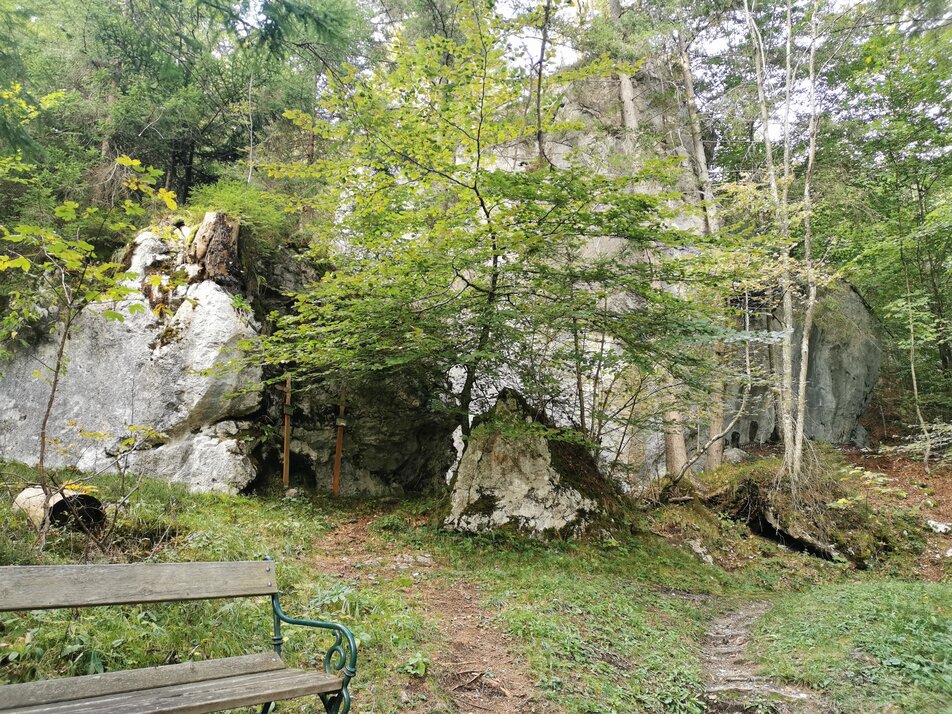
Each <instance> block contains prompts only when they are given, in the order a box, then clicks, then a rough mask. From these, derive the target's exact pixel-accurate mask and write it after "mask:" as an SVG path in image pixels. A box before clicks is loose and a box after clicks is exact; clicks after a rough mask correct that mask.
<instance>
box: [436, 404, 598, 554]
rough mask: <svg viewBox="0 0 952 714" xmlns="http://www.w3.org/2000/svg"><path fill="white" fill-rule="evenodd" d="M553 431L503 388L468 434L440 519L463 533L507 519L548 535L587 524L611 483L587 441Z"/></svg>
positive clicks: (519, 527) (508, 522)
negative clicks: (446, 508) (446, 507)
mask: <svg viewBox="0 0 952 714" xmlns="http://www.w3.org/2000/svg"><path fill="white" fill-rule="evenodd" d="M557 436H559V434H558V433H557V430H555V429H554V428H553V426H552V425H551V423H550V422H549V421H548V419H547V418H546V417H545V416H544V415H541V414H538V413H537V412H534V411H533V410H532V409H530V408H529V406H528V405H527V404H526V402H525V400H524V399H522V397H521V396H520V395H519V394H518V393H516V392H514V391H512V390H503V392H502V393H501V394H500V396H499V399H498V401H497V402H496V405H495V407H493V409H492V410H491V411H490V412H489V413H487V414H486V415H483V417H481V418H480V419H479V420H478V422H477V423H476V424H475V426H474V428H473V431H472V433H471V434H470V437H469V440H468V442H467V445H466V451H465V452H464V453H463V456H462V459H461V460H460V462H459V466H458V467H457V469H456V475H455V477H454V479H453V484H452V493H451V504H450V513H449V515H448V516H447V517H446V520H445V522H444V525H445V526H446V527H447V528H450V529H452V530H458V531H464V532H470V533H475V532H480V531H486V530H492V529H495V528H501V527H511V528H515V529H517V530H520V531H524V532H528V533H532V534H539V535H555V534H572V533H576V532H578V531H581V530H583V529H584V528H585V527H586V526H588V525H589V524H591V522H592V521H593V520H594V519H595V518H596V517H597V516H598V515H599V514H601V513H602V512H603V509H604V506H605V503H606V499H609V498H611V497H612V496H613V494H614V489H613V487H612V486H611V485H610V484H609V483H608V482H607V481H605V480H604V479H603V478H602V477H601V475H600V474H599V473H598V469H597V466H596V464H595V460H594V458H593V457H592V455H591V453H590V452H589V451H588V449H586V448H585V447H584V446H582V445H580V444H573V443H571V442H569V441H565V440H560V439H558V438H553V437H557ZM563 436H564V435H563Z"/></svg>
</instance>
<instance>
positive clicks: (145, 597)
mask: <svg viewBox="0 0 952 714" xmlns="http://www.w3.org/2000/svg"><path fill="white" fill-rule="evenodd" d="M262 595H267V596H270V598H271V605H272V611H273V619H274V636H273V637H272V640H271V645H272V647H273V650H274V651H273V652H266V653H263V654H252V655H246V656H243V657H229V658H225V659H214V660H203V661H195V662H185V663H182V664H172V665H166V666H162V667H150V668H147V669H135V670H126V671H121V672H107V673H105V674H95V675H88V676H81V677H68V678H65V679H51V680H45V681H39V682H28V683H25V684H8V685H5V686H0V713H2V714H9V713H10V712H17V713H18V714H40V713H41V712H42V713H43V714H60V713H64V714H65V712H70V714H86V713H87V712H88V713H89V714H92V713H93V712H96V713H97V714H120V713H121V714H159V713H160V712H162V713H167V712H177V713H179V714H200V713H201V712H217V711H222V710H224V709H233V708H236V707H249V706H257V705H259V704H260V705H263V706H262V708H261V711H262V713H264V712H266V711H268V710H269V708H270V707H271V703H272V702H275V701H278V700H282V699H292V698H295V697H303V696H309V695H317V696H319V697H320V698H321V701H322V702H323V704H324V708H325V710H326V711H327V712H328V714H347V712H348V711H349V710H350V690H349V688H348V685H349V683H350V680H351V678H353V676H354V674H355V673H356V666H357V645H356V643H355V642H354V636H353V635H352V634H351V633H350V630H348V629H347V628H346V627H344V626H343V625H339V624H336V623H333V622H320V621H316V620H299V619H295V618H292V617H288V616H287V615H285V613H284V611H283V610H282V609H281V604H280V602H279V600H278V587H277V580H276V578H275V564H274V562H273V561H271V560H264V561H246V562H237V563H140V564H135V565H38V566H33V565H27V566H5V567H0V611H12V610H42V609H52V608H66V607H93V606H98V605H130V604H140V603H154V602H179V601H185V600H210V599H215V598H239V597H253V596H262ZM284 623H287V624H291V625H305V626H308V627H319V628H323V629H326V630H329V631H330V633H333V638H334V642H333V644H331V646H330V648H329V649H328V650H327V653H326V654H325V656H324V672H308V671H302V670H295V669H288V668H287V667H286V666H285V664H284V662H283V661H282V659H281V646H282V643H283V642H284V637H283V635H282V634H281V626H282V624H284Z"/></svg>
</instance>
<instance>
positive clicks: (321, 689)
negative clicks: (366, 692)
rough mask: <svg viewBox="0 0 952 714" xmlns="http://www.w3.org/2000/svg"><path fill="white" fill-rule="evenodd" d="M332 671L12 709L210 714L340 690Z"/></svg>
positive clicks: (46, 713) (60, 713) (52, 713)
mask: <svg viewBox="0 0 952 714" xmlns="http://www.w3.org/2000/svg"><path fill="white" fill-rule="evenodd" d="M340 687H341V680H340V679H339V678H338V677H334V676H332V675H329V674H324V673H315V672H302V671H299V670H289V669H284V670H280V671H276V672H260V673H256V674H245V675H240V676H237V677H227V678H222V679H210V680H205V681H202V682H193V683H190V684H179V685H174V686H170V687H160V688H158V689H150V690H146V691H136V692H124V693H122V694H113V695H109V696H105V697H94V698H90V699H82V700H79V701H69V702H59V703H56V704H43V705H39V706H30V707H24V708H19V709H14V710H11V711H12V712H15V713H16V714H206V713H207V712H217V711H221V710H223V709H235V708H238V707H250V706H254V705H256V704H263V703H265V702H272V701H279V700H282V699H293V698H295V697H304V696H307V695H311V694H322V693H329V692H336V691H339V690H340Z"/></svg>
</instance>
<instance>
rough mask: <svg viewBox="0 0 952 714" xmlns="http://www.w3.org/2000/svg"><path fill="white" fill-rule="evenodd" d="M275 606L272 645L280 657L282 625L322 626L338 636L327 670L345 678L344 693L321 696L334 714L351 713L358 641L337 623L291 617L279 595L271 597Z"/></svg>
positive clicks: (327, 659)
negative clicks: (283, 606)
mask: <svg viewBox="0 0 952 714" xmlns="http://www.w3.org/2000/svg"><path fill="white" fill-rule="evenodd" d="M271 606H272V609H273V610H274V637H272V638H271V642H272V644H273V645H274V651H275V652H277V653H278V654H279V655H280V654H281V647H282V645H283V644H284V637H283V636H282V635H281V624H282V623H287V624H289V625H303V626H305V627H319V628H321V629H325V630H330V631H332V632H333V633H334V644H332V645H331V646H330V648H328V650H327V652H326V653H325V655H324V671H325V672H327V673H328V674H334V675H337V676H339V677H340V678H341V679H342V684H341V691H340V693H339V694H336V695H333V696H327V695H321V698H322V699H323V700H324V707H325V709H327V711H328V712H329V713H330V714H347V712H348V711H350V689H349V685H350V680H351V679H353V677H354V675H355V674H357V642H356V641H355V640H354V635H353V633H351V631H350V630H349V629H348V628H347V627H345V626H344V625H341V624H338V623H336V622H324V621H322V620H301V619H298V618H295V617H288V616H287V615H286V614H285V612H284V610H282V609H281V602H280V600H279V599H278V594H277V593H274V594H273V595H272V596H271ZM325 697H326V698H325Z"/></svg>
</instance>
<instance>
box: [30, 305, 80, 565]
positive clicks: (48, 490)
mask: <svg viewBox="0 0 952 714" xmlns="http://www.w3.org/2000/svg"><path fill="white" fill-rule="evenodd" d="M66 311H67V319H66V323H65V324H64V325H63V334H62V335H60V338H59V343H58V344H57V345H56V359H55V360H54V362H53V378H52V379H51V380H50V396H49V398H48V399H47V400H46V409H45V410H44V411H43V419H42V420H41V421H40V449H39V456H38V458H37V463H36V475H37V478H38V479H39V481H40V488H42V489H43V520H42V522H41V524H40V532H39V533H38V534H37V539H36V550H37V552H40V551H42V550H43V548H45V547H46V537H47V534H48V533H49V530H50V499H51V498H52V497H53V495H54V494H55V493H56V489H54V488H53V487H52V486H51V485H50V479H49V476H48V475H47V473H46V448H47V444H48V443H49V425H50V417H51V416H52V415H53V405H54V404H55V403H56V392H57V390H58V388H59V381H60V374H61V373H62V371H63V362H64V359H65V355H66V343H67V342H68V341H69V332H70V329H71V328H72V326H73V319H74V317H75V315H74V314H73V310H72V308H71V307H67V308H66Z"/></svg>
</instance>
